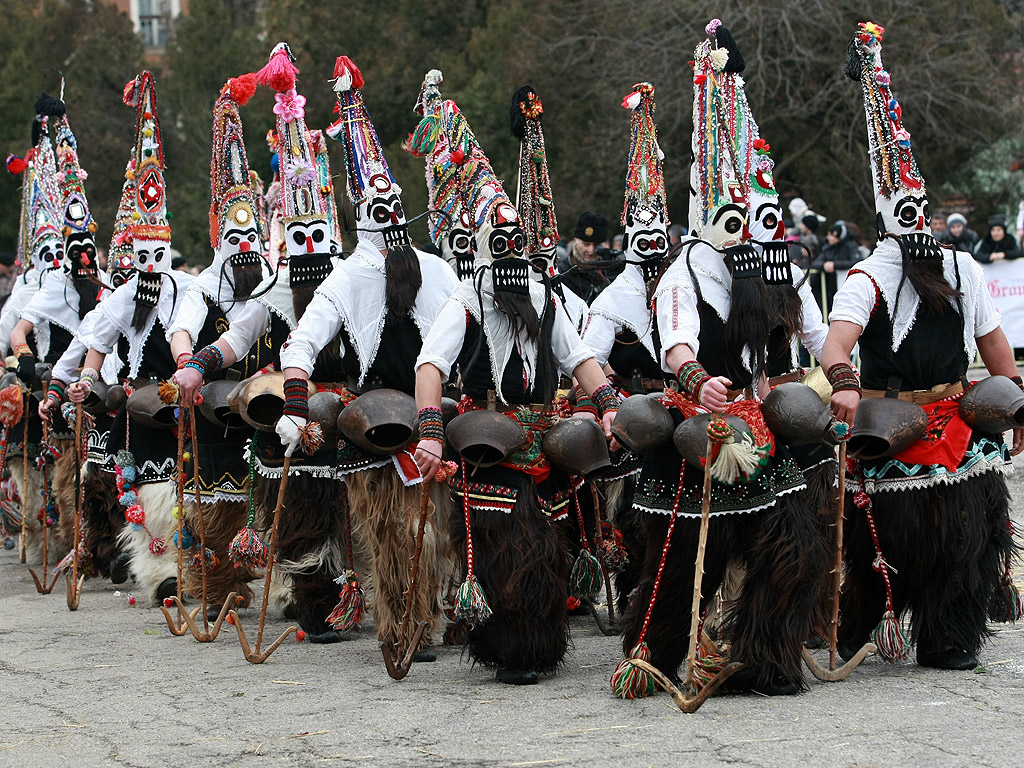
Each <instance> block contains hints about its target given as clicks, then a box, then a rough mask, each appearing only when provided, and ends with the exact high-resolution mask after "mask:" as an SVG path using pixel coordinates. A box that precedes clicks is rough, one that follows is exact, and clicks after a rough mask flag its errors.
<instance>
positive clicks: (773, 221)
mask: <svg viewBox="0 0 1024 768" xmlns="http://www.w3.org/2000/svg"><path fill="white" fill-rule="evenodd" d="M761 225H762V226H763V227H764V228H765V229H775V228H776V227H777V226H779V219H778V217H777V216H776V215H775V214H774V213H769V214H768V215H766V216H765V217H764V219H762V220H761Z"/></svg>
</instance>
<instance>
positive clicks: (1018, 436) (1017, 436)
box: [1010, 427, 1024, 456]
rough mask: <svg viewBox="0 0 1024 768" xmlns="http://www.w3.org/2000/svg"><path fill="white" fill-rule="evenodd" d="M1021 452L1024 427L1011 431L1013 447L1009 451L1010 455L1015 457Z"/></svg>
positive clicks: (1023, 449) (1023, 440) (1023, 442)
mask: <svg viewBox="0 0 1024 768" xmlns="http://www.w3.org/2000/svg"><path fill="white" fill-rule="evenodd" d="M1021 451H1024V427H1017V428H1016V429H1015V430H1013V447H1012V448H1011V449H1010V455H1011V456H1016V455H1017V454H1018V453H1020V452H1021Z"/></svg>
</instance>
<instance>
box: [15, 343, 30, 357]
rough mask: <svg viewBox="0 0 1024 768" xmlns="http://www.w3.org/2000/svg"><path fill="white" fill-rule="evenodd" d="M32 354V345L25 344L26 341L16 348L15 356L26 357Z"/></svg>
mask: <svg viewBox="0 0 1024 768" xmlns="http://www.w3.org/2000/svg"><path fill="white" fill-rule="evenodd" d="M31 354H32V347H30V346H29V345H28V344H25V343H22V344H18V345H17V346H16V347H15V348H14V356H15V357H25V355H31Z"/></svg>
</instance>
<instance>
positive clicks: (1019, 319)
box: [982, 259, 1024, 347]
mask: <svg viewBox="0 0 1024 768" xmlns="http://www.w3.org/2000/svg"><path fill="white" fill-rule="evenodd" d="M982 268H983V269H984V270H985V281H986V282H987V283H988V290H989V292H990V293H991V294H992V298H993V300H994V301H995V304H996V309H998V310H999V313H1000V314H1001V315H1002V316H1003V332H1004V333H1005V334H1006V338H1007V339H1009V341H1010V346H1011V347H1024V259H1016V260H1014V261H996V262H993V263H991V264H983V265H982Z"/></svg>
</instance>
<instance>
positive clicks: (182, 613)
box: [160, 404, 199, 637]
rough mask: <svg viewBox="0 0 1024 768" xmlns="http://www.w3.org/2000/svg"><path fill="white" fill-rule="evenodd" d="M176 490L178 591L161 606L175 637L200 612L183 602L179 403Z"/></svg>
mask: <svg viewBox="0 0 1024 768" xmlns="http://www.w3.org/2000/svg"><path fill="white" fill-rule="evenodd" d="M174 479H175V484H176V490H177V492H178V593H177V594H176V595H175V596H174V597H169V598H167V599H166V600H164V602H163V605H161V606H160V610H161V611H162V612H163V614H164V618H165V619H166V620H167V629H168V630H170V633H171V634H172V635H174V636H175V637H181V636H182V635H184V634H185V633H186V632H188V631H189V627H188V624H187V622H188V620H189V619H195V617H196V615H197V614H198V613H199V608H196V609H195V610H193V611H192V613H191V614H189V612H188V611H186V610H185V606H184V605H183V604H182V602H181V573H182V567H183V563H182V561H183V560H184V557H185V550H184V549H183V548H182V544H183V542H184V530H185V525H184V522H183V521H184V519H185V412H184V410H183V409H182V407H181V405H180V404H179V405H178V464H177V474H176V475H175V478H174ZM172 605H175V606H177V608H178V621H177V622H175V621H174V618H173V617H172V616H171V612H170V611H169V610H168V608H170V607H171V606H172Z"/></svg>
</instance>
